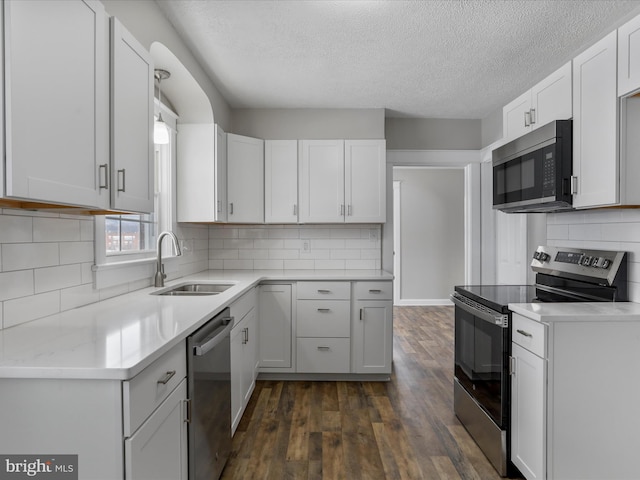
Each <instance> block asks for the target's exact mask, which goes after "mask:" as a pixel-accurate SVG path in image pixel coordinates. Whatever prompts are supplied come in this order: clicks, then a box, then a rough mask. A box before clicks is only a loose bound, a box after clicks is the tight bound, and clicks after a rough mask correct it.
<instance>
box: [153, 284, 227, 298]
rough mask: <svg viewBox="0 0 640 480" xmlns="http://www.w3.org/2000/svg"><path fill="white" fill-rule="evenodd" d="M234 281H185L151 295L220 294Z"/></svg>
mask: <svg viewBox="0 0 640 480" xmlns="http://www.w3.org/2000/svg"><path fill="white" fill-rule="evenodd" d="M233 286H234V284H233V283H183V284H182V285H176V286H175V287H171V288H167V289H164V290H159V291H157V292H152V293H151V295H172V296H194V297H195V296H202V295H218V294H219V293H222V292H224V291H226V290H228V289H229V288H231V287H233Z"/></svg>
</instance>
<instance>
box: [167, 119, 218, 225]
mask: <svg viewBox="0 0 640 480" xmlns="http://www.w3.org/2000/svg"><path fill="white" fill-rule="evenodd" d="M178 131H179V135H178V141H177V148H178V150H177V158H176V165H177V177H178V178H177V185H176V187H177V196H178V198H177V201H176V204H177V211H178V222H226V221H227V134H226V133H225V132H224V130H222V128H220V126H219V125H216V124H213V123H208V124H190V123H189V124H179V125H178Z"/></svg>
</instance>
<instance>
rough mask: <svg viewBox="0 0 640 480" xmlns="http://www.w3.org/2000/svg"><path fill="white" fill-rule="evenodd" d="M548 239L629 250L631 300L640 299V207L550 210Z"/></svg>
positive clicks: (559, 243)
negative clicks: (567, 210)
mask: <svg viewBox="0 0 640 480" xmlns="http://www.w3.org/2000/svg"><path fill="white" fill-rule="evenodd" d="M547 243H548V244H549V245H553V246H559V247H576V248H578V247H581V248H592V249H600V250H616V251H626V252H628V255H627V258H628V265H629V270H628V276H629V300H630V301H632V302H640V209H636V208H625V209H602V210H584V211H575V212H562V213H554V214H547Z"/></svg>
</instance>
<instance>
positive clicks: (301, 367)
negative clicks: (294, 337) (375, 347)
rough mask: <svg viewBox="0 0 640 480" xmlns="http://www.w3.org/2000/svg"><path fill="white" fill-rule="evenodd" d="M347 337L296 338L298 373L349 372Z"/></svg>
mask: <svg viewBox="0 0 640 480" xmlns="http://www.w3.org/2000/svg"><path fill="white" fill-rule="evenodd" d="M349 342H350V341H349V339H348V338H298V343H297V345H298V352H297V353H298V365H297V367H298V368H297V372H298V373H349V371H350V351H349Z"/></svg>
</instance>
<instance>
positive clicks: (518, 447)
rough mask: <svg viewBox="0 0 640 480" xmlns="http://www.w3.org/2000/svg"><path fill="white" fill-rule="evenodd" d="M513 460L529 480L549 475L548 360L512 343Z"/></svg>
mask: <svg viewBox="0 0 640 480" xmlns="http://www.w3.org/2000/svg"><path fill="white" fill-rule="evenodd" d="M512 356H513V359H514V360H513V361H514V362H515V371H514V373H513V375H512V377H511V390H512V398H511V461H512V462H513V463H514V465H515V466H516V467H518V469H519V470H520V472H522V474H523V475H524V476H525V478H527V480H534V479H541V478H546V475H545V474H546V453H545V445H546V430H547V429H546V421H547V415H546V383H547V381H546V375H547V373H546V365H545V364H546V362H545V360H544V359H542V358H540V357H538V356H537V355H534V354H533V353H531V352H529V351H528V350H526V349H524V348H522V347H521V346H520V345H517V344H515V343H512Z"/></svg>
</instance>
